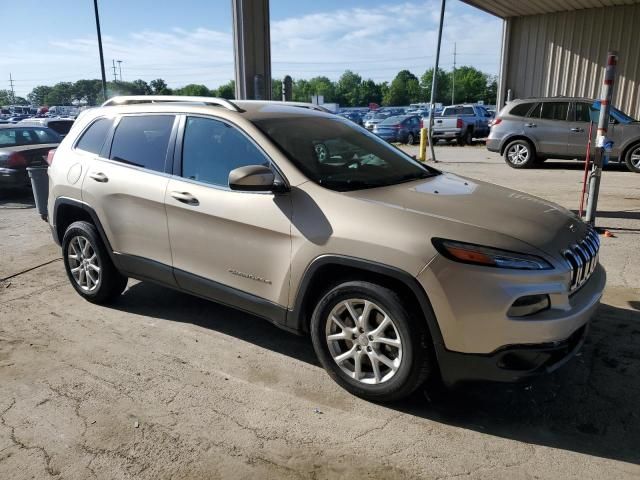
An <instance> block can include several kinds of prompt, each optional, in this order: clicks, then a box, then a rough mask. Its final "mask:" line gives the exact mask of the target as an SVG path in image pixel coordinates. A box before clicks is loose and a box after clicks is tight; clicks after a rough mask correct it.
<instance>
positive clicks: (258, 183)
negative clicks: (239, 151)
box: [229, 165, 276, 192]
mask: <svg viewBox="0 0 640 480" xmlns="http://www.w3.org/2000/svg"><path fill="white" fill-rule="evenodd" d="M275 179H276V176H275V175H274V174H273V172H272V171H271V169H270V168H268V167H265V166H264V165H247V166H246V167H239V168H236V169H235V170H231V172H229V188H230V189H231V190H242V191H245V192H269V191H272V190H273V188H274V184H275Z"/></svg>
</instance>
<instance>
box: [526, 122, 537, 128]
mask: <svg viewBox="0 0 640 480" xmlns="http://www.w3.org/2000/svg"><path fill="white" fill-rule="evenodd" d="M524 126H525V127H529V128H536V127H537V125H536V124H535V123H525V124H524Z"/></svg>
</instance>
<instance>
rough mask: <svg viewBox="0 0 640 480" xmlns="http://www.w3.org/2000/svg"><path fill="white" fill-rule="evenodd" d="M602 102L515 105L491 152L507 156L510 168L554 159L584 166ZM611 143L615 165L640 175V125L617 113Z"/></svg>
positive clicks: (493, 137) (501, 120)
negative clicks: (621, 165)
mask: <svg viewBox="0 0 640 480" xmlns="http://www.w3.org/2000/svg"><path fill="white" fill-rule="evenodd" d="M599 114H600V102H599V101H593V100H589V99H586V98H568V97H554V98H527V99H521V100H514V101H513V102H510V103H509V104H508V105H507V106H506V107H504V108H503V109H502V110H501V111H500V113H499V114H498V116H497V117H496V119H495V120H494V121H493V124H492V127H491V131H490V133H489V138H488V139H487V148H488V149H489V150H490V151H492V152H499V153H500V154H501V155H504V160H505V162H507V165H509V166H510V167H513V168H529V167H532V166H535V165H536V164H538V163H541V162H544V161H545V160H546V159H548V158H558V159H578V160H584V159H585V156H586V152H587V143H588V140H589V123H590V122H594V123H595V124H594V126H593V130H592V138H595V135H596V127H597V124H598V116H599ZM609 121H610V124H609V128H608V134H607V135H608V137H610V138H611V139H612V140H613V142H614V145H613V150H612V151H611V153H610V159H611V161H612V162H620V163H625V164H626V166H627V168H628V169H629V170H630V171H632V172H636V173H640V122H638V121H636V120H634V119H633V118H631V117H630V116H628V115H626V114H624V113H622V112H621V111H620V110H618V109H616V108H611V112H610V115H609Z"/></svg>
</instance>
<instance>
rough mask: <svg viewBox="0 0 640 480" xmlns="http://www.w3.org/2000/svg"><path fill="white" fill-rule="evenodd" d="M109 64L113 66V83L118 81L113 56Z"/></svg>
mask: <svg viewBox="0 0 640 480" xmlns="http://www.w3.org/2000/svg"><path fill="white" fill-rule="evenodd" d="M111 65H112V67H111V68H113V81H114V83H115V82H117V81H118V74H117V73H116V61H115V60H114V59H113V58H112V59H111Z"/></svg>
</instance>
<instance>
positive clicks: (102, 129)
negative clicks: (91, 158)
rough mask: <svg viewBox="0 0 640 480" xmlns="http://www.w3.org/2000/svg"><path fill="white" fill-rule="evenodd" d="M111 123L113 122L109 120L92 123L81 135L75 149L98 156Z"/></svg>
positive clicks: (103, 119)
mask: <svg viewBox="0 0 640 480" xmlns="http://www.w3.org/2000/svg"><path fill="white" fill-rule="evenodd" d="M112 123H113V120H111V119H110V118H99V119H98V120H96V121H95V122H93V123H92V124H91V126H90V127H89V128H88V129H87V130H86V131H85V132H84V133H83V134H82V137H81V138H80V141H79V142H78V144H77V145H76V148H78V149H80V150H84V151H85V152H89V153H93V154H95V155H99V154H100V151H101V150H102V146H103V145H104V141H105V140H106V138H107V133H109V130H110V129H111V124H112Z"/></svg>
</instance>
